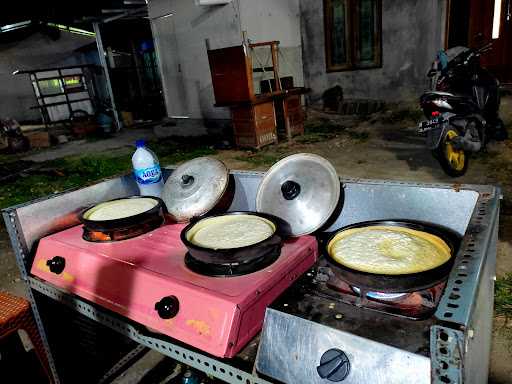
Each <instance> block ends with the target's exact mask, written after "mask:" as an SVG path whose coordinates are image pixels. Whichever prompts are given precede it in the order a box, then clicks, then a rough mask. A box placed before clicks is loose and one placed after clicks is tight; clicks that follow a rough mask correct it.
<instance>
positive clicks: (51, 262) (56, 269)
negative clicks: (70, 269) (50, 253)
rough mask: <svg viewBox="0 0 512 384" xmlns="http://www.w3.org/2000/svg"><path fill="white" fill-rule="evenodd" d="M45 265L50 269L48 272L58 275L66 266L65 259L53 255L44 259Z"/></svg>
mask: <svg viewBox="0 0 512 384" xmlns="http://www.w3.org/2000/svg"><path fill="white" fill-rule="evenodd" d="M46 265H47V266H48V268H49V269H50V272H53V273H55V274H57V275H60V274H61V273H62V271H63V270H64V267H65V266H66V259H64V258H63V257H62V256H55V257H53V258H51V259H48V260H46Z"/></svg>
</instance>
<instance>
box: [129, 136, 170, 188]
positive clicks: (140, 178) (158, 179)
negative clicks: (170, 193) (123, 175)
mask: <svg viewBox="0 0 512 384" xmlns="http://www.w3.org/2000/svg"><path fill="white" fill-rule="evenodd" d="M135 146H136V147H137V149H136V150H135V153H134V154H133V156H132V165H133V174H134V176H135V180H137V185H138V186H139V190H140V194H141V195H143V196H156V197H160V196H161V194H162V188H163V186H164V181H163V179H162V170H161V169H160V164H159V163H158V158H157V157H156V155H155V154H154V153H153V152H152V151H151V150H150V149H149V148H147V147H146V142H145V141H144V140H137V141H136V142H135Z"/></svg>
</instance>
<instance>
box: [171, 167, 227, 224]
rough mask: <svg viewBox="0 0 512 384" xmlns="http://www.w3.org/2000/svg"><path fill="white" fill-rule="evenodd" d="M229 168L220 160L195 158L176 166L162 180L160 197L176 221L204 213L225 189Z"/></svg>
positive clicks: (212, 206) (182, 220) (187, 219)
mask: <svg viewBox="0 0 512 384" xmlns="http://www.w3.org/2000/svg"><path fill="white" fill-rule="evenodd" d="M228 182H229V171H228V169H227V168H226V166H225V165H224V163H223V162H222V161H220V160H217V159H214V158H211V157H198V158H195V159H193V160H190V161H187V162H186V163H184V164H182V165H180V166H179V167H178V168H176V170H175V171H174V172H173V173H172V174H171V175H170V176H169V178H168V179H167V181H166V182H165V185H164V189H163V192H162V200H163V201H164V202H165V205H166V207H167V211H168V212H169V214H170V215H171V216H173V218H174V219H175V220H176V221H177V222H187V221H189V220H190V219H191V218H192V217H197V216H201V215H204V214H205V213H207V212H208V211H210V210H211V209H212V208H214V207H215V205H216V204H217V203H218V202H219V201H220V199H221V198H222V196H223V195H224V192H225V191H226V189H227V186H228Z"/></svg>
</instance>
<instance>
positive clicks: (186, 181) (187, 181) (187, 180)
mask: <svg viewBox="0 0 512 384" xmlns="http://www.w3.org/2000/svg"><path fill="white" fill-rule="evenodd" d="M194 181H195V179H194V176H191V175H183V176H181V185H182V186H183V187H185V188H186V187H190V186H191V185H192V184H194Z"/></svg>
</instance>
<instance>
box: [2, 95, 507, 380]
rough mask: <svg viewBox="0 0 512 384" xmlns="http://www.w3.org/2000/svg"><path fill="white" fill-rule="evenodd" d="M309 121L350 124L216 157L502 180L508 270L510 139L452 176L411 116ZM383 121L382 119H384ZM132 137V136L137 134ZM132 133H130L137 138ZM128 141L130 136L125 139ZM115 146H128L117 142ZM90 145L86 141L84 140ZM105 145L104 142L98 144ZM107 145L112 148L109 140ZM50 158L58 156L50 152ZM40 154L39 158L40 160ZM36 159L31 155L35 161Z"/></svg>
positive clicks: (498, 361)
mask: <svg viewBox="0 0 512 384" xmlns="http://www.w3.org/2000/svg"><path fill="white" fill-rule="evenodd" d="M501 114H502V117H503V118H504V120H505V121H506V124H507V125H508V127H509V129H511V130H512V98H511V97H509V98H506V99H504V101H503V105H502V113H501ZM308 117H309V118H310V119H312V120H315V119H316V120H318V119H322V121H330V122H334V123H335V124H338V125H344V126H346V127H348V131H350V132H351V133H350V134H347V132H344V131H343V132H340V133H339V135H336V136H330V137H328V138H327V139H318V138H317V137H314V136H313V137H310V138H309V139H308V138H306V140H298V141H294V142H293V143H283V144H279V145H277V146H272V147H270V148H266V149H264V150H262V151H260V152H256V153H253V152H248V151H236V150H223V151H218V153H217V155H216V157H218V158H220V159H222V160H223V161H224V162H225V163H226V164H227V165H228V167H229V168H231V169H252V170H266V169H267V168H268V167H269V166H270V165H271V164H272V163H273V162H274V161H276V160H278V159H279V158H281V157H284V156H285V155H287V154H290V153H297V152H311V153H316V154H319V155H322V156H324V157H326V158H327V159H329V160H330V161H331V162H332V164H333V165H334V166H335V168H336V169H337V171H338V173H339V175H342V176H348V177H355V178H371V179H394V180H407V181H420V182H446V183H469V184H500V185H501V187H502V188H503V193H504V202H503V206H502V214H501V222H500V239H499V244H498V261H497V275H498V276H503V275H504V274H505V273H509V272H512V231H511V229H512V140H509V141H506V142H502V143H491V145H489V148H488V153H485V154H480V155H478V156H477V157H476V158H472V159H471V161H470V165H469V170H468V172H467V174H466V175H465V176H463V177H461V178H458V179H453V178H450V177H448V176H446V175H445V174H444V173H443V171H442V170H441V168H440V166H439V164H438V163H437V161H436V160H435V159H434V158H433V157H432V156H431V154H430V153H429V152H428V151H427V150H426V149H425V147H424V139H423V138H421V137H418V136H417V135H416V132H415V124H416V121H414V120H413V119H412V118H407V117H406V118H404V119H401V120H400V121H393V119H391V118H389V116H387V115H386V113H383V114H381V115H379V116H376V117H374V118H372V119H370V120H367V121H363V122H361V121H355V120H354V119H351V118H339V117H335V116H333V115H328V114H324V113H322V112H318V111H310V112H309V113H308ZM383 121H385V123H383ZM135 136H136V135H135ZM135 136H134V137H135ZM129 141H130V142H131V141H132V136H130V137H129ZM119 143H122V144H121V145H119V147H122V146H124V145H126V143H127V141H126V140H120V141H119ZM74 145H75V148H74V149H70V148H67V149H66V150H60V151H61V152H62V153H64V154H65V155H69V154H71V153H70V152H73V151H78V152H76V153H80V151H82V150H83V149H84V148H83V147H82V148H81V146H80V145H77V144H74ZM88 145H90V144H88ZM98 145H100V146H101V145H104V144H98ZM108 146H109V149H111V148H113V147H115V145H114V144H113V142H109V145H108ZM49 155H50V157H51V158H54V157H55V156H57V157H58V156H59V154H56V151H55V150H53V152H49ZM44 157H45V156H44V155H41V158H44ZM37 159H38V158H33V160H36V161H37ZM0 252H1V257H0V289H7V290H11V291H14V292H17V293H20V292H23V288H22V284H21V282H20V281H19V277H18V274H17V269H16V266H15V265H14V262H13V256H12V252H11V250H10V247H9V245H8V240H7V238H6V235H5V233H4V232H0ZM511 335H512V328H511V327H510V326H505V325H504V321H503V320H502V319H497V320H496V321H495V332H494V337H493V346H492V348H493V350H492V356H491V375H490V377H491V378H490V381H491V382H492V383H495V384H501V383H512V363H511V362H512V336H511Z"/></svg>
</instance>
